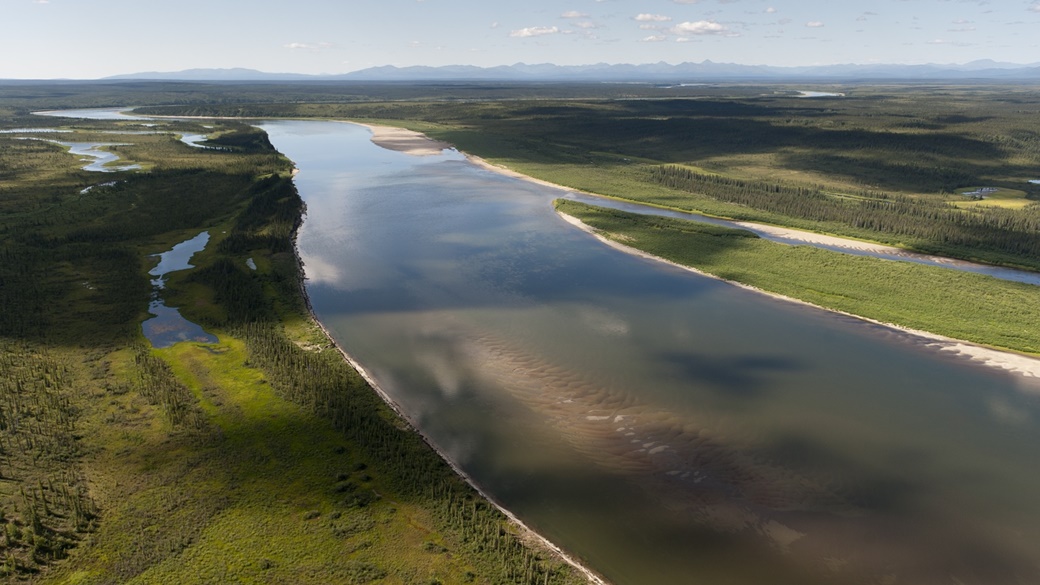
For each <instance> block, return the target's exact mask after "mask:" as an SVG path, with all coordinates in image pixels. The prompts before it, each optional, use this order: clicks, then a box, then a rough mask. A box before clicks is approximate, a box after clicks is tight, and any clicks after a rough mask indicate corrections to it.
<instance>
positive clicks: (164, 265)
mask: <svg viewBox="0 0 1040 585" xmlns="http://www.w3.org/2000/svg"><path fill="white" fill-rule="evenodd" d="M208 242H209V232H202V233H200V234H199V235H197V236H195V237H193V238H191V239H188V240H185V241H183V242H181V243H179V244H177V245H175V246H174V247H173V248H172V249H170V250H169V251H167V252H163V253H162V254H155V256H158V258H159V263H158V264H157V265H156V266H155V268H152V269H151V270H149V271H148V274H150V275H152V276H154V277H156V278H154V279H152V281H151V282H152V286H153V287H154V289H155V292H154V293H153V300H152V302H151V304H149V305H148V312H149V313H151V314H152V315H154V316H153V317H151V318H150V319H146V320H145V321H144V322H143V323H141V329H142V330H143V331H144V336H145V338H147V339H148V341H149V342H151V344H152V347H158V348H162V347H169V346H171V345H173V344H175V343H178V342H181V341H197V342H200V343H217V342H218V341H219V340H218V339H217V337H216V336H215V335H211V334H209V333H206V332H205V331H204V330H203V329H202V327H200V326H198V325H196V324H195V323H192V322H191V321H188V320H187V319H185V318H184V317H183V316H181V314H180V311H178V310H177V309H175V308H172V307H167V306H166V304H165V303H164V302H163V300H162V298H161V296H160V295H161V294H162V293H161V290H162V289H163V287H164V286H165V283H164V279H163V277H164V276H165V275H166V274H169V273H170V272H176V271H178V270H186V269H188V268H193V266H192V264H191V257H192V256H193V255H195V253H196V252H201V251H202V250H203V249H205V248H206V244H207V243H208Z"/></svg>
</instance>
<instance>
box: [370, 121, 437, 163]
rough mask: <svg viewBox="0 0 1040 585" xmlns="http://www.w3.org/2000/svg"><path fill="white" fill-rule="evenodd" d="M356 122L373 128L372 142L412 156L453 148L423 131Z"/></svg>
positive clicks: (432, 153)
mask: <svg viewBox="0 0 1040 585" xmlns="http://www.w3.org/2000/svg"><path fill="white" fill-rule="evenodd" d="M354 123H355V124H358V125H359V126H364V127H365V128H368V129H369V130H371V131H372V142H373V143H374V144H375V145H376V146H381V147H383V148H385V149H387V150H395V151H397V152H403V153H405V154H410V155H412V156H432V155H437V154H440V153H441V152H443V151H444V150H446V149H449V148H452V146H451V145H450V144H448V143H447V142H443V141H441V140H434V139H432V138H430V137H429V136H427V135H425V134H422V133H421V132H416V131H414V130H408V129H407V128H397V127H395V126H381V125H378V124H361V123H358V122H354Z"/></svg>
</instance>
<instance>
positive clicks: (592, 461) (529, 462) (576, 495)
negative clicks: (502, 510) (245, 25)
mask: <svg viewBox="0 0 1040 585" xmlns="http://www.w3.org/2000/svg"><path fill="white" fill-rule="evenodd" d="M263 127H264V128H265V129H266V130H267V131H268V132H269V134H270V137H271V140H272V142H273V144H274V145H275V146H276V147H277V148H278V149H279V150H281V151H282V152H283V153H285V154H286V155H287V156H289V157H290V158H291V159H293V160H294V161H295V162H296V164H297V165H298V167H299V169H300V173H299V175H298V176H297V179H296V180H297V185H298V187H299V189H300V192H301V195H302V196H303V197H304V199H305V201H306V203H307V208H308V215H307V218H306V220H305V222H304V225H303V227H302V229H301V231H300V234H299V250H300V254H301V257H302V259H303V261H304V263H305V269H306V274H307V278H308V282H307V291H308V294H309V295H310V297H311V301H312V303H313V306H314V309H315V312H316V314H317V316H318V318H319V319H320V320H321V321H322V322H323V323H324V324H325V325H326V326H327V328H328V329H329V330H330V331H331V332H332V334H333V335H334V336H335V338H336V339H337V341H338V342H339V343H340V344H341V345H342V347H343V348H344V349H345V350H346V351H347V352H349V353H350V354H352V355H353V356H354V357H355V358H356V359H358V360H359V361H360V362H361V363H362V364H363V365H364V366H365V367H366V369H368V370H369V372H370V373H371V374H372V375H373V376H374V377H375V379H376V381H377V382H378V383H379V384H380V386H381V387H382V388H383V389H384V390H385V391H386V392H387V393H388V394H389V395H390V396H391V397H392V398H393V399H394V400H395V401H396V402H398V403H399V405H400V406H401V408H402V409H403V410H404V412H405V413H406V414H407V416H408V417H409V418H410V419H411V420H412V421H413V423H414V424H416V425H417V427H418V428H419V429H421V430H422V432H423V433H424V434H426V435H427V436H428V437H429V438H430V440H431V441H433V442H434V443H435V444H436V445H437V446H438V447H439V448H440V449H441V450H442V451H444V452H445V453H447V454H448V455H449V456H450V457H451V458H452V459H453V460H454V461H455V462H456V463H457V464H458V465H460V466H461V467H462V468H463V469H464V470H465V471H466V472H467V473H468V474H469V475H470V476H472V477H473V478H474V480H475V481H476V482H478V483H479V484H480V485H481V486H482V487H483V488H484V489H485V490H486V491H488V492H489V493H490V494H491V495H492V497H494V498H495V499H496V500H498V501H499V502H501V503H502V504H504V505H505V506H506V507H508V508H509V509H511V510H513V511H515V512H516V513H517V514H518V515H519V516H520V517H521V518H523V519H524V520H525V521H527V522H529V523H530V524H531V525H532V526H533V527H535V528H536V529H538V530H539V531H540V532H542V533H543V534H545V535H546V536H548V537H549V538H550V539H552V540H553V541H554V542H557V543H558V544H560V545H562V546H563V547H564V548H566V549H568V550H570V551H573V552H574V553H576V554H577V555H578V556H580V557H581V558H583V559H585V560H586V561H587V563H588V564H589V565H590V566H591V567H592V568H593V569H595V570H597V571H599V572H601V573H603V574H604V575H605V576H606V577H607V578H608V579H610V580H611V581H613V582H615V583H618V584H619V585H622V584H633V585H646V584H655V583H662V584H664V583H728V584H730V583H731V584H744V583H747V584H756V585H757V584H761V583H770V584H785V583H792V584H794V583H797V584H800V585H801V584H811V583H881V582H892V583H914V584H922V585H928V584H932V583H935V584H939V583H965V584H969V583H973V584H979V585H983V584H985V585H1000V584H1004V583H1007V584H1018V583H1029V582H1037V581H1040V503H1038V502H1037V500H1036V497H1035V496H1036V494H1037V493H1040V465H1038V463H1040V457H1038V456H1037V455H1036V451H1035V445H1036V444H1037V442H1038V440H1040V424H1038V421H1040V382H1038V381H1036V380H1031V379H1028V378H1025V377H1021V376H1017V375H1013V374H1007V373H1003V372H1000V371H997V370H994V369H989V368H984V367H979V366H977V365H974V364H973V363H971V362H968V361H966V360H961V359H958V358H956V357H955V356H951V355H947V354H944V353H942V352H939V351H937V350H935V349H933V348H929V347H927V346H926V345H925V344H923V343H922V342H921V341H920V340H919V339H917V338H914V337H912V336H909V335H906V334H902V333H898V332H895V331H892V330H890V329H886V328H883V327H879V326H875V325H870V324H867V323H864V322H861V321H858V320H855V319H850V318H845V317H841V316H837V315H834V314H831V313H826V312H823V311H818V310H814V309H811V308H807V307H803V306H798V305H794V304H791V303H785V302H782V301H777V300H774V299H770V298H768V297H765V296H763V295H759V294H755V293H752V292H748V291H745V290H742V289H739V288H736V287H733V286H730V285H727V284H725V283H721V282H718V281H715V280H711V279H707V278H702V277H698V276H696V275H693V274H690V273H688V272H685V271H682V270H679V269H677V268H674V267H670V266H667V265H664V264H661V263H657V262H653V261H649V260H644V259H640V258H636V257H633V256H629V255H626V254H623V253H620V252H618V251H616V250H613V249H610V248H608V247H606V246H604V245H603V244H602V243H600V242H598V241H596V240H595V239H594V238H592V237H591V236H589V235H588V234H585V233H582V232H580V231H578V230H576V229H574V228H573V227H571V226H569V225H567V224H566V223H564V222H563V221H562V220H560V218H559V217H557V216H556V215H555V213H554V212H553V210H552V206H551V204H550V202H551V200H552V199H553V198H555V197H559V196H561V195H562V194H564V192H562V191H560V190H556V189H551V188H548V187H544V186H541V185H535V184H531V183H527V182H522V181H518V180H515V179H511V178H507V177H503V176H500V175H497V174H494V173H491V172H489V171H487V170H484V169H481V168H478V167H476V166H475V165H473V164H471V163H470V162H469V161H467V160H465V159H464V157H462V156H461V155H459V154H458V153H452V152H448V153H446V154H443V155H441V156H433V157H410V156H408V155H405V154H402V153H397V152H391V151H387V150H383V149H380V148H378V147H376V146H375V145H373V144H372V143H371V142H370V141H369V134H368V132H367V131H366V130H365V129H363V128H360V127H356V126H352V125H348V124H341V123H335V122H301V121H285V122H267V123H264V124H263Z"/></svg>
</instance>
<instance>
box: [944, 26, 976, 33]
mask: <svg viewBox="0 0 1040 585" xmlns="http://www.w3.org/2000/svg"><path fill="white" fill-rule="evenodd" d="M975 30H976V29H975V27H974V26H962V27H960V28H951V29H950V32H975Z"/></svg>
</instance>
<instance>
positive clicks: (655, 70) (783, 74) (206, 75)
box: [105, 59, 1040, 83]
mask: <svg viewBox="0 0 1040 585" xmlns="http://www.w3.org/2000/svg"><path fill="white" fill-rule="evenodd" d="M105 79H106V80H124V79H125V80H143V79H150V80H164V81H172V80H180V81H337V80H342V81H584V82H649V83H684V82H687V83H688V82H695V81H712V80H756V79H758V80H774V81H780V80H785V79H798V80H820V81H826V80H830V81H837V80H846V81H851V80H874V79H878V80H884V79H888V80H903V81H910V80H918V79H920V80H969V79H985V80H1003V81H1014V80H1040V63H1032V64H1028V65H1023V64H1018V63H1001V62H997V61H992V60H989V59H983V60H980V61H972V62H971V63H965V64H962V65H954V64H950V65H939V64H928V65H851V64H850V65H822V66H807V67H773V66H768V65H737V64H732V63H714V62H712V61H702V62H700V63H679V64H677V65H671V64H668V63H648V64H644V65H624V64H619V65H610V64H607V63H598V64H595V65H553V64H550V63H544V64H538V65H528V64H525V63H517V64H516V65H500V66H498V67H476V66H472V65H448V66H443V67H426V66H415V67H394V66H392V65H386V66H383V67H371V68H369V69H362V70H360V71H354V72H351V73H344V74H340V75H305V74H301V73H265V72H263V71H256V70H254V69H187V70H184V71H176V72H169V73H159V72H149V73H132V74H128V75H115V76H112V77H106V78H105Z"/></svg>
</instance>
